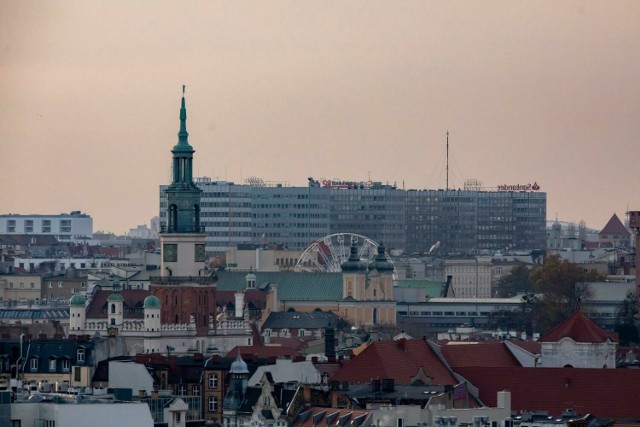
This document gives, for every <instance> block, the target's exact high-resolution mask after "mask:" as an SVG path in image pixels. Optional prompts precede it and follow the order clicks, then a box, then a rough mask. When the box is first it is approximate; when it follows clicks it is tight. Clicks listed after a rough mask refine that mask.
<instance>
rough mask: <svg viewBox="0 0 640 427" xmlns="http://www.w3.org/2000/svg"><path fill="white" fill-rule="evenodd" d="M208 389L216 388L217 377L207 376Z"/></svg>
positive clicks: (214, 375) (213, 375)
mask: <svg viewBox="0 0 640 427" xmlns="http://www.w3.org/2000/svg"><path fill="white" fill-rule="evenodd" d="M209 388H218V376H217V375H216V374H209Z"/></svg>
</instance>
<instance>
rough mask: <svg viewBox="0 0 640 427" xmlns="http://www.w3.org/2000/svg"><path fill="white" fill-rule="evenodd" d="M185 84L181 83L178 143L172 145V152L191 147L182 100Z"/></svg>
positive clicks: (185, 111) (184, 105) (188, 149)
mask: <svg viewBox="0 0 640 427" xmlns="http://www.w3.org/2000/svg"><path fill="white" fill-rule="evenodd" d="M185 88H186V87H185V85H182V103H181V104H180V131H179V132H178V143H177V144H176V146H175V147H173V150H171V151H173V152H176V151H190V152H193V148H192V147H191V146H190V145H189V133H188V132H187V106H186V102H185V100H184V91H185Z"/></svg>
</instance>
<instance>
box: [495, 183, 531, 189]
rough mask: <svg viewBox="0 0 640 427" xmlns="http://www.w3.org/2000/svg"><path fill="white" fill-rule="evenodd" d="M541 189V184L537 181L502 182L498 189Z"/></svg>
mask: <svg viewBox="0 0 640 427" xmlns="http://www.w3.org/2000/svg"><path fill="white" fill-rule="evenodd" d="M538 190H540V186H539V185H538V183H537V182H534V183H533V184H513V185H507V184H501V185H498V191H538Z"/></svg>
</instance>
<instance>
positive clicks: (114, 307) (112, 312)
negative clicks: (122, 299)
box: [111, 304, 116, 314]
mask: <svg viewBox="0 0 640 427" xmlns="http://www.w3.org/2000/svg"><path fill="white" fill-rule="evenodd" d="M115 312H116V305H115V304H111V314H114V313H115Z"/></svg>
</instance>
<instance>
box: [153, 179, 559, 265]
mask: <svg viewBox="0 0 640 427" xmlns="http://www.w3.org/2000/svg"><path fill="white" fill-rule="evenodd" d="M196 185H198V187H199V188H200V189H202V190H203V193H202V194H203V197H202V204H201V205H202V212H201V215H202V218H203V220H202V226H203V227H204V228H205V230H206V233H207V239H206V242H207V243H206V248H207V251H208V252H220V253H222V252H224V251H225V250H226V248H227V247H230V246H236V245H237V244H239V243H272V244H281V245H283V246H284V247H286V248H289V249H296V250H303V249H305V248H306V247H307V246H309V244H311V243H312V242H313V241H316V240H318V239H320V238H322V237H324V236H326V235H328V234H333V233H354V234H360V235H363V236H365V237H368V238H370V239H372V240H374V241H376V242H379V243H384V245H385V246H386V247H387V248H389V249H400V250H402V251H404V252H405V253H409V254H410V253H426V252H429V250H430V249H431V248H432V247H434V246H435V247H437V253H439V254H460V255H470V254H479V253H485V252H488V251H498V250H500V251H505V250H508V251H513V250H521V251H525V250H532V249H544V248H545V247H546V229H545V227H546V204H547V195H546V193H544V192H540V191H520V190H517V191H513V190H511V189H508V190H506V191H485V190H482V189H474V190H402V189H397V188H395V187H393V186H389V185H384V184H382V183H371V182H337V183H336V182H334V181H328V180H325V181H322V182H318V181H314V180H312V179H310V180H309V185H308V186H307V187H288V186H286V185H280V184H275V185H271V184H268V183H263V182H260V181H259V180H255V179H254V180H252V182H251V183H250V184H234V183H230V182H220V181H212V180H210V179H209V178H200V179H197V180H196ZM161 188H163V187H161ZM162 195H163V194H162V192H161V196H162ZM160 219H161V222H162V223H163V224H165V223H166V219H167V217H166V198H163V197H161V200H160Z"/></svg>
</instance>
